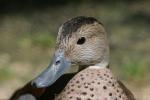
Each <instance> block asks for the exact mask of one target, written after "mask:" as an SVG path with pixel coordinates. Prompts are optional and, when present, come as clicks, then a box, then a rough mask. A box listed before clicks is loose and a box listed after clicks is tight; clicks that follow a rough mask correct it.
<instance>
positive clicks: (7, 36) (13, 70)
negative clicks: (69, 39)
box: [0, 0, 150, 100]
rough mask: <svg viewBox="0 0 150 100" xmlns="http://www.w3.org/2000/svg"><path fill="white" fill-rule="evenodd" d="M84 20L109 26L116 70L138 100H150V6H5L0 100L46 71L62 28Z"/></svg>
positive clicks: (34, 1)
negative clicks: (69, 21)
mask: <svg viewBox="0 0 150 100" xmlns="http://www.w3.org/2000/svg"><path fill="white" fill-rule="evenodd" d="M81 15H83V16H93V17H95V18H97V19H98V20H100V21H101V22H102V23H103V24H104V26H105V27H106V30H107V32H108V38H109V40H110V48H111V57H110V61H111V64H110V67H111V69H112V70H113V72H114V73H115V74H116V76H118V77H119V78H120V79H121V80H122V81H123V82H124V83H125V85H126V86H127V87H128V88H130V90H132V91H133V93H134V95H135V96H136V98H137V100H148V99H150V77H149V76H150V71H149V70H150V66H149V65H150V1H148V0H134V1H130V0H124V1H123V0H108V1H105V0H101V1H100V0H72V1H71V0H55V1H50V0H20V1H19V0H0V99H2V98H8V97H9V96H10V95H11V94H12V93H13V92H14V91H15V90H16V89H17V88H20V87H21V86H23V85H24V84H26V83H27V82H28V81H30V80H31V79H33V78H34V77H35V76H36V75H38V74H39V73H40V72H41V71H42V70H43V69H45V68H46V66H47V65H48V63H49V62H50V58H51V56H52V55H53V51H54V47H55V39H56V36H57V32H58V28H59V26H60V25H61V24H62V23H63V22H65V21H66V20H67V19H70V18H72V17H75V16H81Z"/></svg>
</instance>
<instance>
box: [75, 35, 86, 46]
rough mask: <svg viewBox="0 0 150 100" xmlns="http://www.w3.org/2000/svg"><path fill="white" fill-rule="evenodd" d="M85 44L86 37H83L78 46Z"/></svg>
mask: <svg viewBox="0 0 150 100" xmlns="http://www.w3.org/2000/svg"><path fill="white" fill-rule="evenodd" d="M84 43H85V37H81V38H79V40H78V41H77V44H79V45H82V44H84Z"/></svg>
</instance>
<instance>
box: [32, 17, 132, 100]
mask: <svg viewBox="0 0 150 100" xmlns="http://www.w3.org/2000/svg"><path fill="white" fill-rule="evenodd" d="M74 64H75V65H79V66H86V68H80V69H83V70H82V71H81V72H79V73H78V74H77V75H75V77H73V78H72V79H71V80H70V81H69V82H68V84H67V85H66V87H65V89H64V90H63V91H62V92H61V93H60V94H58V95H57V96H56V98H55V100H134V96H133V95H132V93H131V92H130V91H129V90H128V89H127V88H126V87H125V86H124V85H123V84H122V83H121V82H120V81H118V79H117V78H115V77H114V75H113V74H112V73H111V71H110V69H108V68H107V67H108V66H109V44H108V40H107V34H106V31H105V28H104V26H103V25H102V24H101V23H100V22H99V21H98V20H96V19H95V18H93V17H84V16H80V17H75V18H72V19H70V20H68V21H67V22H65V23H64V24H62V26H61V27H60V28H59V32H58V36H57V43H56V51H55V54H54V57H53V61H52V64H51V65H50V66H48V68H47V69H46V70H45V71H43V72H42V73H41V74H40V75H39V76H38V77H37V78H35V79H34V80H33V82H32V84H33V85H34V86H36V87H38V88H41V87H47V86H50V85H52V84H53V83H54V82H55V81H56V80H57V79H58V78H59V77H60V76H61V75H63V74H64V73H65V71H66V70H67V69H68V68H70V67H71V65H74Z"/></svg>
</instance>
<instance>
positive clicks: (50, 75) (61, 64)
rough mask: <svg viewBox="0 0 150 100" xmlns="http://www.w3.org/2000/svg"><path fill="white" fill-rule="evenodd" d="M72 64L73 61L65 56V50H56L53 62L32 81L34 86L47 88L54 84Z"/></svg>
mask: <svg viewBox="0 0 150 100" xmlns="http://www.w3.org/2000/svg"><path fill="white" fill-rule="evenodd" d="M70 66H71V62H70V60H69V59H67V58H66V57H65V56H64V52H56V53H55V55H54V57H53V61H52V64H50V65H49V66H48V67H47V69H46V70H44V71H43V72H42V73H41V74H40V75H39V76H38V77H36V78H35V79H34V80H33V81H32V83H31V84H32V86H34V87H36V88H45V87H48V86H50V85H52V84H53V83H54V82H55V81H56V80H57V79H58V78H59V77H60V76H61V75H63V74H64V73H65V71H66V70H67V69H68V68H69V67H70Z"/></svg>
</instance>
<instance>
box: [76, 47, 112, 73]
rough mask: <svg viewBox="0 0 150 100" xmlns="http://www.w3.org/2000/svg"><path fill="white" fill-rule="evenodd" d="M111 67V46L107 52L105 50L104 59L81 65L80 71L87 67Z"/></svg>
mask: <svg viewBox="0 0 150 100" xmlns="http://www.w3.org/2000/svg"><path fill="white" fill-rule="evenodd" d="M87 67H89V68H109V48H107V50H106V52H104V55H103V57H102V60H101V61H99V62H97V63H96V64H94V65H82V66H81V65H80V66H79V69H78V71H81V70H83V69H85V68H87Z"/></svg>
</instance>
